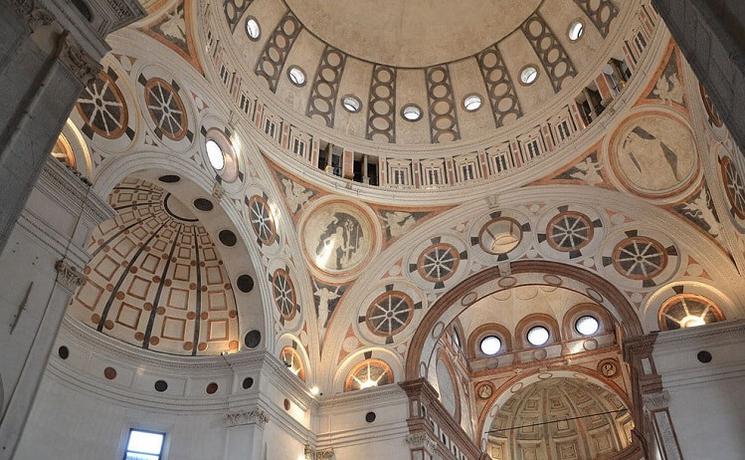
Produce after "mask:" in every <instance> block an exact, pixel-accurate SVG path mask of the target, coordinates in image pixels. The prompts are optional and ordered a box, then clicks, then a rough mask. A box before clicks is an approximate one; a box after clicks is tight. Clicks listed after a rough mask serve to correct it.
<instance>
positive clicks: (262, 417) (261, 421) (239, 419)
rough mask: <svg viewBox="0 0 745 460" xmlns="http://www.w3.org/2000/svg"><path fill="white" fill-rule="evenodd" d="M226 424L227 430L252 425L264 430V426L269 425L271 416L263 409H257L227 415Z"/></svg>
mask: <svg viewBox="0 0 745 460" xmlns="http://www.w3.org/2000/svg"><path fill="white" fill-rule="evenodd" d="M224 422H225V426H226V427H227V428H231V427H234V426H241V425H251V424H253V425H257V426H258V427H259V428H264V425H266V424H267V423H269V416H268V415H267V414H266V412H264V411H263V410H262V409H259V408H256V409H251V410H247V411H241V412H229V413H227V414H225V418H224Z"/></svg>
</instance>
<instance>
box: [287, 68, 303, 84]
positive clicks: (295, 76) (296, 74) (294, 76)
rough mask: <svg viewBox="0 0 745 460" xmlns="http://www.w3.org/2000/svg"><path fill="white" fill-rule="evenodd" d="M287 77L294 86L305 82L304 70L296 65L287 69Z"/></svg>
mask: <svg viewBox="0 0 745 460" xmlns="http://www.w3.org/2000/svg"><path fill="white" fill-rule="evenodd" d="M287 77H288V78H289V79H290V81H291V82H292V84H293V85H295V86H303V85H304V84H305V72H303V69H301V68H300V67H298V66H296V65H294V66H291V67H290V68H289V69H287Z"/></svg>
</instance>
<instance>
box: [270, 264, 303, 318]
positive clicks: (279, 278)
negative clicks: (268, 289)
mask: <svg viewBox="0 0 745 460" xmlns="http://www.w3.org/2000/svg"><path fill="white" fill-rule="evenodd" d="M272 293H273V295H274V304H275V305H276V306H277V310H279V314H280V316H281V317H282V319H283V320H284V321H285V322H287V321H292V319H293V318H295V315H296V314H297V298H296V294H295V285H294V284H293V283H292V279H290V275H289V273H287V271H286V270H285V269H282V268H280V269H278V270H276V271H275V272H274V274H273V275H272Z"/></svg>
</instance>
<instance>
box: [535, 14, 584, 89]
mask: <svg viewBox="0 0 745 460" xmlns="http://www.w3.org/2000/svg"><path fill="white" fill-rule="evenodd" d="M522 31H523V33H524V34H525V38H527V39H528V41H529V42H530V44H531V46H533V50H535V54H536V56H538V59H540V60H541V64H543V68H544V69H545V70H546V74H547V75H548V77H549V80H551V85H552V86H553V87H554V92H556V93H558V92H559V91H561V87H562V86H563V85H564V81H565V80H566V79H567V78H571V77H575V76H577V69H575V67H574V64H573V63H572V60H571V59H570V58H569V55H568V54H567V52H566V50H565V49H564V47H563V46H562V45H561V42H560V41H559V39H558V38H556V35H554V33H553V31H552V30H551V28H550V27H549V26H548V24H547V23H546V21H545V20H544V19H543V17H541V15H540V14H538V13H535V14H533V15H532V16H531V17H529V18H528V19H527V20H526V21H525V22H524V23H523V24H522Z"/></svg>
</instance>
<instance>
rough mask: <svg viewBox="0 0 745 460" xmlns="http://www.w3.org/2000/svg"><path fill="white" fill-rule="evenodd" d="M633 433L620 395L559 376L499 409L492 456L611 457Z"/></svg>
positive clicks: (492, 431) (522, 392)
mask: <svg viewBox="0 0 745 460" xmlns="http://www.w3.org/2000/svg"><path fill="white" fill-rule="evenodd" d="M547 422H549V423H547ZM632 428H633V421H632V420H631V416H630V414H629V412H628V409H627V407H626V406H625V404H624V403H623V401H622V400H621V399H620V398H619V397H618V396H617V395H615V394H613V393H611V392H610V391H609V390H607V389H605V388H603V387H601V386H599V385H596V384H594V383H591V382H588V381H586V380H582V379H579V378H566V377H554V378H549V379H546V380H541V381H538V382H536V383H533V384H531V385H528V386H526V387H524V388H522V389H521V390H519V391H517V392H516V393H514V394H513V395H512V396H511V397H510V398H509V399H508V400H507V401H506V402H505V403H504V404H502V406H501V407H499V411H498V412H497V415H496V417H495V418H494V421H493V422H492V425H491V429H490V432H489V454H490V455H491V457H492V458H497V459H504V460H507V459H519V458H536V459H545V458H573V459H597V458H605V457H606V456H608V455H610V454H613V453H615V452H619V451H621V450H623V449H624V448H626V447H627V446H629V445H630V444H631V429H632Z"/></svg>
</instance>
